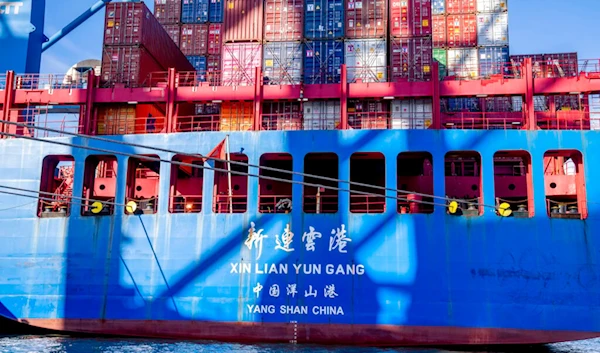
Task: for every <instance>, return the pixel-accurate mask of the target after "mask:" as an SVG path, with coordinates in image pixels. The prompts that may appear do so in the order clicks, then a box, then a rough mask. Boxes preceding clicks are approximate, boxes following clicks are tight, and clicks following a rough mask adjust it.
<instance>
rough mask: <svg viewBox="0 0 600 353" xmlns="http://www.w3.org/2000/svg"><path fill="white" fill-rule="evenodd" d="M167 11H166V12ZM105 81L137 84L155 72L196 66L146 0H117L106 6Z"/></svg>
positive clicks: (103, 61)
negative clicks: (175, 41) (144, 0)
mask: <svg viewBox="0 0 600 353" xmlns="http://www.w3.org/2000/svg"><path fill="white" fill-rule="evenodd" d="M165 13H166V12H165ZM104 28H105V32H104V45H103V55H102V78H101V81H102V84H103V85H104V86H114V85H126V86H128V87H138V86H141V85H143V84H144V82H146V81H147V80H149V79H150V74H152V73H153V72H164V71H167V70H168V68H170V67H173V68H176V69H177V70H181V71H186V70H193V68H192V66H191V65H190V63H189V62H188V61H187V59H186V57H185V56H184V55H183V54H182V53H181V51H180V50H179V49H178V48H177V45H176V44H175V43H174V42H173V40H172V39H171V37H170V36H169V34H168V33H167V32H166V30H165V29H164V28H163V27H162V26H161V24H160V23H159V22H158V21H157V19H156V18H155V17H154V16H153V15H152V12H150V10H149V9H148V7H146V5H145V4H144V3H129V2H116V3H111V4H108V5H107V6H106V16H105V24H104Z"/></svg>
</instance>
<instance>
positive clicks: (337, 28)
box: [304, 0, 344, 39]
mask: <svg viewBox="0 0 600 353" xmlns="http://www.w3.org/2000/svg"><path fill="white" fill-rule="evenodd" d="M304 36H305V37H306V38H307V39H338V38H342V37H343V36H344V0H306V7H305V11H304Z"/></svg>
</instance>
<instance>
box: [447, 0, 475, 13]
mask: <svg viewBox="0 0 600 353" xmlns="http://www.w3.org/2000/svg"><path fill="white" fill-rule="evenodd" d="M475 12H477V0H446V13H448V14H468V13H470V14H474V13H475Z"/></svg>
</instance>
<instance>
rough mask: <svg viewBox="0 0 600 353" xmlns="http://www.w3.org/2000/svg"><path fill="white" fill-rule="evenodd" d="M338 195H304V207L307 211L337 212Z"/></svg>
mask: <svg viewBox="0 0 600 353" xmlns="http://www.w3.org/2000/svg"><path fill="white" fill-rule="evenodd" d="M338 198H339V197H338V195H337V194H336V195H329V194H323V195H310V196H308V195H304V199H303V209H304V212H305V213H336V212H337V211H338V204H339V203H338Z"/></svg>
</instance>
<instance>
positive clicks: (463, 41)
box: [446, 15, 477, 48]
mask: <svg viewBox="0 0 600 353" xmlns="http://www.w3.org/2000/svg"><path fill="white" fill-rule="evenodd" d="M447 22H448V26H447V31H446V35H447V36H448V37H447V38H448V47H450V48H463V47H476V46H477V15H448V18H447Z"/></svg>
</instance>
